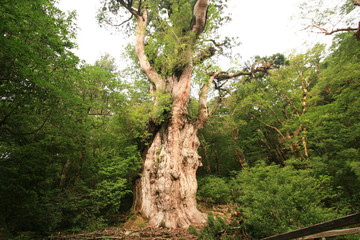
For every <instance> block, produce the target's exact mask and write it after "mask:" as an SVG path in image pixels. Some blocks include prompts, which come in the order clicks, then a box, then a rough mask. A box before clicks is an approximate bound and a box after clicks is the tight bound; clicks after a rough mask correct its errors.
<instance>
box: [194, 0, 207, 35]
mask: <svg viewBox="0 0 360 240" xmlns="http://www.w3.org/2000/svg"><path fill="white" fill-rule="evenodd" d="M208 6H209V0H197V1H196V3H195V6H194V12H193V15H194V16H193V24H192V27H191V31H192V32H194V33H195V34H196V35H200V33H202V31H203V30H204V28H205V24H206V18H207V16H206V13H207V9H208Z"/></svg>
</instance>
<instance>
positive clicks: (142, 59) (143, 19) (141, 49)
mask: <svg viewBox="0 0 360 240" xmlns="http://www.w3.org/2000/svg"><path fill="white" fill-rule="evenodd" d="M147 18H148V16H147V11H146V10H143V12H142V15H136V19H137V23H138V24H137V27H136V44H135V51H136V54H137V56H138V59H139V63H140V66H141V70H142V71H143V72H144V73H145V74H146V76H147V77H148V78H149V81H150V82H151V83H153V84H154V85H155V87H156V88H157V89H163V88H164V86H163V85H164V81H163V80H162V78H161V76H160V74H158V73H157V71H156V70H155V69H154V68H153V66H151V64H150V62H149V60H148V58H147V56H146V53H145V35H146V25H147V20H148V19H147Z"/></svg>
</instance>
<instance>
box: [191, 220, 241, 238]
mask: <svg viewBox="0 0 360 240" xmlns="http://www.w3.org/2000/svg"><path fill="white" fill-rule="evenodd" d="M189 231H190V232H191V233H193V234H195V235H196V236H198V239H199V240H200V239H203V240H216V239H223V240H236V239H242V237H241V236H242V232H241V228H239V227H238V225H237V224H236V222H234V223H232V224H227V223H226V222H225V220H224V219H223V218H221V217H214V215H213V214H209V215H208V221H207V225H206V226H205V227H204V228H202V229H201V231H198V230H197V229H196V228H195V227H193V226H190V228H189Z"/></svg>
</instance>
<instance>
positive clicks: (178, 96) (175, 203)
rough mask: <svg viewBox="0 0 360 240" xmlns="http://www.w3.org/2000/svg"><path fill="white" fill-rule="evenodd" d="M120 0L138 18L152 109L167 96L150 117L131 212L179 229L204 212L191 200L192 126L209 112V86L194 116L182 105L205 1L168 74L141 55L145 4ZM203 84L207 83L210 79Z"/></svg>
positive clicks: (195, 8) (137, 47)
mask: <svg viewBox="0 0 360 240" xmlns="http://www.w3.org/2000/svg"><path fill="white" fill-rule="evenodd" d="M119 3H120V4H121V5H122V6H123V7H125V8H126V9H127V10H128V11H129V12H130V13H131V14H132V15H133V16H134V17H135V18H136V21H137V28H136V43H135V50H136V54H137V57H138V59H139V63H140V66H141V69H142V71H143V72H144V73H145V74H146V76H147V77H148V79H149V82H150V89H151V92H152V94H153V100H154V109H155V110H156V111H155V112H160V113H161V112H162V107H163V103H162V102H161V98H160V96H162V95H166V96H168V97H169V98H170V99H171V110H170V113H169V112H167V113H166V114H165V115H164V116H162V118H161V119H160V120H159V119H153V120H154V122H153V123H154V125H156V127H154V128H152V132H151V133H152V135H153V138H152V141H151V142H150V143H149V145H148V149H147V150H146V153H145V154H144V159H143V160H144V162H143V169H142V173H141V177H140V178H139V179H138V180H137V182H136V195H135V202H134V211H135V213H140V214H142V216H143V217H145V218H146V219H147V220H148V224H149V226H152V227H160V226H161V227H168V228H179V227H188V226H189V225H191V224H192V225H196V224H202V223H204V222H205V221H206V215H205V214H203V213H201V212H200V211H199V210H198V209H197V204H196V191H197V181H196V171H197V169H198V167H199V166H200V165H201V161H200V157H199V155H198V153H197V149H198V147H199V140H198V137H197V131H198V129H200V128H201V127H202V126H203V124H204V122H205V121H206V119H207V116H208V115H207V109H206V99H204V98H206V97H207V92H208V89H209V87H206V88H204V89H203V91H202V92H201V93H200V99H201V98H202V100H200V101H201V102H203V104H202V105H201V106H202V109H200V110H199V117H198V121H196V122H195V123H194V122H190V120H189V118H188V109H187V108H188V104H189V97H190V87H191V75H192V71H193V62H194V60H193V59H194V57H193V56H192V55H193V47H194V45H195V43H196V41H197V39H198V36H199V35H200V34H201V33H202V31H203V30H204V27H205V23H206V17H207V16H206V12H207V8H208V4H209V0H197V1H196V2H195V4H194V6H193V20H192V24H191V26H190V29H189V30H188V31H189V32H188V33H186V35H187V36H188V37H187V39H188V40H187V42H186V43H185V44H184V46H186V48H181V51H182V52H181V54H182V56H183V58H182V61H181V64H179V65H178V66H176V71H175V70H174V73H172V74H170V76H164V74H163V73H162V74H161V73H159V72H158V71H159V69H158V70H156V69H155V67H154V66H153V65H152V61H149V59H148V56H147V55H146V51H145V39H146V38H145V37H146V31H147V30H146V28H147V26H148V12H147V9H146V8H141V7H142V6H144V5H142V4H140V5H139V6H140V7H139V9H134V8H132V6H131V4H130V2H125V1H122V0H119ZM164 64H165V63H164ZM167 74H168V73H167ZM208 84H211V79H210V81H209V83H208ZM168 107H169V106H166V109H167V108H168ZM157 117H158V116H155V118H157ZM150 121H152V119H150ZM150 125H152V124H150Z"/></svg>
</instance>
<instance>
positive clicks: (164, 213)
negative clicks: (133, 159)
mask: <svg viewBox="0 0 360 240" xmlns="http://www.w3.org/2000/svg"><path fill="white" fill-rule="evenodd" d="M196 133H197V129H196V128H194V125H193V124H191V123H190V122H188V121H187V120H186V121H184V122H182V123H181V124H179V119H177V117H172V119H171V120H170V121H169V122H167V123H164V124H163V125H162V126H161V128H160V130H159V131H158V132H157V133H156V134H155V137H154V140H153V142H152V143H151V146H150V148H149V150H148V151H147V154H146V157H145V159H144V166H143V171H142V175H141V178H140V179H139V180H138V182H137V183H136V191H137V192H136V203H135V211H139V212H141V213H142V214H143V215H144V216H145V217H146V218H147V219H148V220H149V225H150V226H154V227H159V226H164V227H168V228H178V227H186V226H189V225H190V224H201V223H203V222H204V221H205V220H206V216H205V215H204V214H203V213H201V212H200V211H199V210H198V209H197V207H196V190H197V181H196V170H197V169H198V167H199V166H200V165H201V161H200V157H199V155H198V154H197V148H198V146H199V141H198V138H197V135H196Z"/></svg>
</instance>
